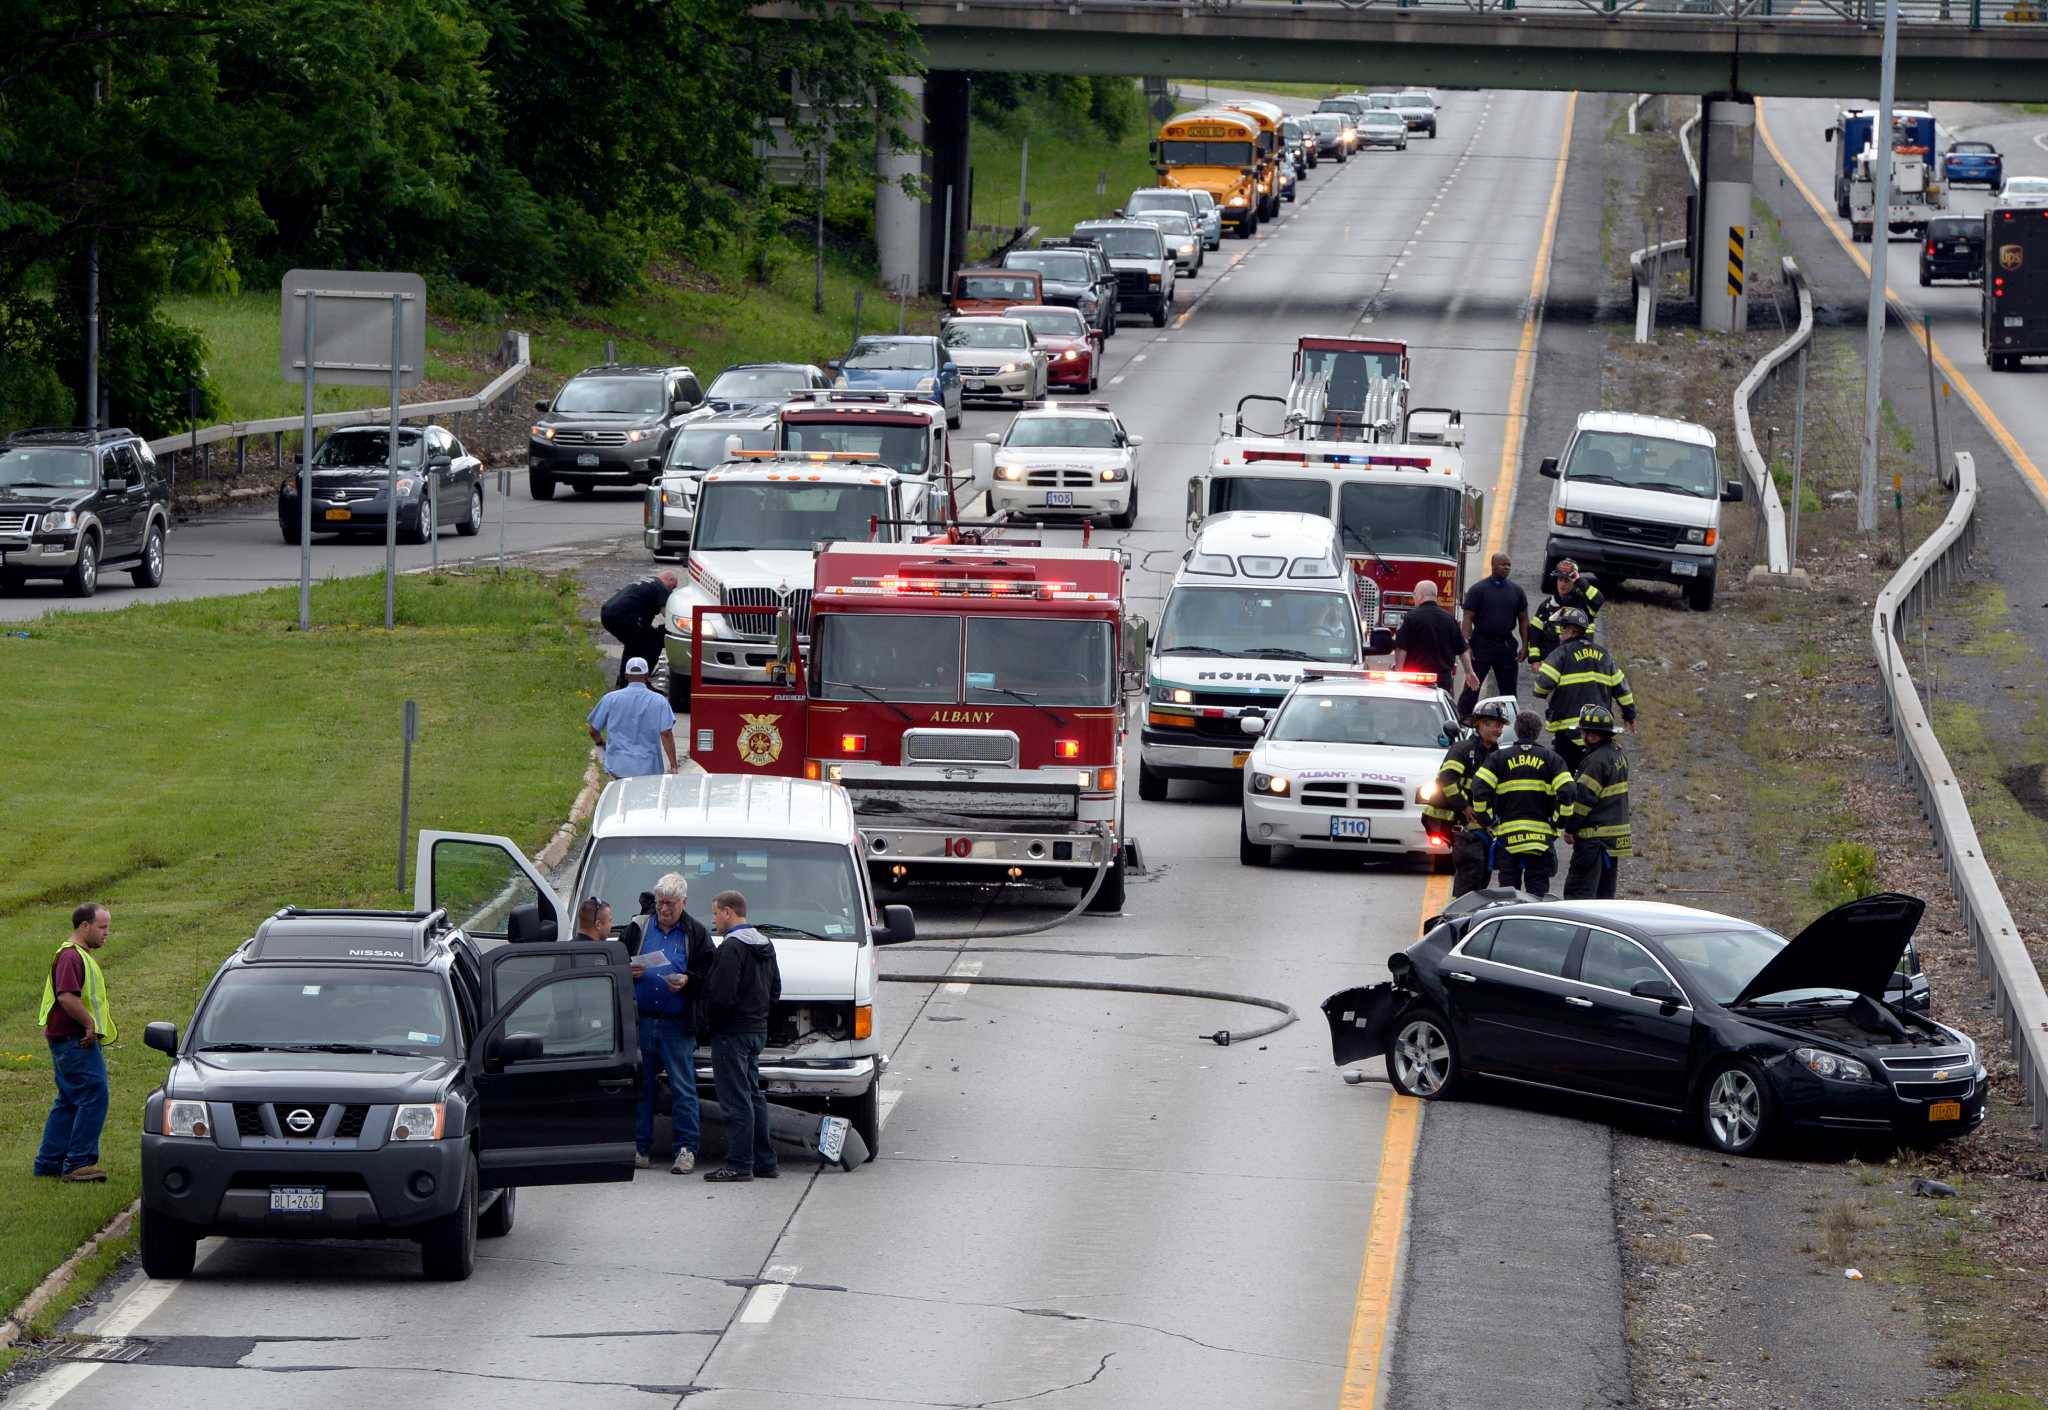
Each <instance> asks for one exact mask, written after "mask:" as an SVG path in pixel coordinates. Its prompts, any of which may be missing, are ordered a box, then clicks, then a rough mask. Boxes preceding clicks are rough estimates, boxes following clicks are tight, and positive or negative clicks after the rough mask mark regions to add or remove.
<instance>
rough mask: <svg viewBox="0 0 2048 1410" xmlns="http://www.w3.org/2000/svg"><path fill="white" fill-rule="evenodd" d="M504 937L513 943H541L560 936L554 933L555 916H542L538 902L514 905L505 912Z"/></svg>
mask: <svg viewBox="0 0 2048 1410" xmlns="http://www.w3.org/2000/svg"><path fill="white" fill-rule="evenodd" d="M505 938H506V940H508V941H510V942H511V943H512V944H514V945H527V944H541V943H544V942H546V941H550V940H559V939H561V938H562V937H561V936H559V935H557V934H556V933H555V918H554V917H553V916H545V917H544V916H542V915H541V913H540V902H538V901H529V902H527V904H525V905H523V906H514V907H513V908H512V909H511V910H510V911H508V912H506V914H505Z"/></svg>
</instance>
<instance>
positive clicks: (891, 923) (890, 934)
mask: <svg viewBox="0 0 2048 1410" xmlns="http://www.w3.org/2000/svg"><path fill="white" fill-rule="evenodd" d="M868 936H869V938H871V939H872V940H873V941H874V942H875V943H876V944H877V945H901V944H902V943H903V942H904V941H906V940H915V939H916V938H917V917H916V916H914V915H912V914H911V912H910V907H908V906H884V907H882V923H881V924H880V925H876V926H870V927H869V928H868Z"/></svg>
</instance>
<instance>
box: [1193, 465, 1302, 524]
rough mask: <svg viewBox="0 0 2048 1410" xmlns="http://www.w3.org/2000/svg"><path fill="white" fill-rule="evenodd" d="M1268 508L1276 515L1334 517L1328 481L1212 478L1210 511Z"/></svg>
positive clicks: (1245, 476)
mask: <svg viewBox="0 0 2048 1410" xmlns="http://www.w3.org/2000/svg"><path fill="white" fill-rule="evenodd" d="M1232 509H1264V510H1270V511H1272V512H1273V513H1276V514H1313V515H1316V516H1317V517H1318V518H1322V519H1327V518H1329V517H1330V482H1329V481H1328V480H1283V479H1279V478H1277V477H1273V476H1265V475H1243V476H1238V475H1218V476H1216V477H1215V478H1214V479H1212V480H1211V481H1209V512H1210V513H1211V514H1222V513H1224V512H1226V511H1228V510H1232Z"/></svg>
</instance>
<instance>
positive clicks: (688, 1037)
mask: <svg viewBox="0 0 2048 1410" xmlns="http://www.w3.org/2000/svg"><path fill="white" fill-rule="evenodd" d="M689 899H690V883H689V882H688V881H685V880H684V879H683V878H682V877H681V876H680V875H678V874H677V873H675V872H670V873H669V874H668V875H666V876H664V877H662V879H661V880H659V881H657V882H655V883H654V914H653V915H652V916H650V917H648V921H647V933H646V934H645V935H643V936H642V937H641V939H640V950H639V953H637V954H635V955H634V956H633V958H632V961H631V966H632V971H633V1005H634V1007H635V1008H637V1009H638V1010H639V1012H640V1109H639V1111H638V1113H637V1114H636V1119H635V1122H634V1126H633V1165H634V1167H635V1168H636V1169H640V1170H645V1169H646V1168H647V1166H648V1151H649V1150H650V1149H651V1148H652V1146H653V1145H654V1102H655V1098H656V1096H657V1094H658V1091H659V1086H660V1082H661V1075H662V1074H663V1073H664V1072H666V1073H667V1074H668V1089H669V1097H670V1104H669V1122H670V1124H671V1125H673V1126H674V1127H675V1135H676V1158H675V1164H673V1165H671V1166H669V1173H670V1174H673V1175H685V1174H688V1173H689V1172H690V1171H691V1170H693V1169H695V1168H696V1165H697V1144H698V1119H697V1032H696V1025H695V1022H694V1020H693V1015H692V1012H691V1010H692V1008H693V1004H692V1002H691V1001H692V999H693V998H695V997H696V996H695V995H694V994H689V992H688V991H689V989H690V981H691V979H692V978H693V977H696V976H700V975H702V974H703V973H704V972H705V971H706V970H707V969H708V968H709V967H710V962H711V932H710V931H708V930H706V929H705V928H704V923H703V922H702V921H700V920H698V919H696V918H695V917H694V916H692V915H690V914H689V913H688V912H687V911H685V910H684V909H683V903H684V902H686V901H688V900H689ZM686 995H687V997H686Z"/></svg>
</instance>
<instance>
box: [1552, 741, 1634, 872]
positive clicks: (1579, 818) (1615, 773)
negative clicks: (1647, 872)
mask: <svg viewBox="0 0 2048 1410" xmlns="http://www.w3.org/2000/svg"><path fill="white" fill-rule="evenodd" d="M1565 830H1566V831H1567V832H1574V833H1577V834H1578V837H1579V840H1580V841H1581V842H1598V843H1599V844H1600V845H1601V846H1603V847H1605V848H1606V849H1607V850H1608V851H1610V852H1612V853H1614V854H1615V855H1616V856H1617V857H1626V856H1629V855H1630V854H1631V853H1632V852H1633V851H1634V834H1633V833H1632V832H1631V830H1630V827H1629V820H1628V756H1627V755H1626V754H1624V753H1622V752H1621V746H1620V745H1618V744H1616V743H1615V742H1614V741H1613V740H1612V739H1609V740H1608V741H1607V742H1606V743H1605V744H1602V745H1601V746H1600V747H1599V748H1597V749H1594V750H1591V751H1590V752H1588V753H1587V755H1586V757H1585V758H1583V759H1581V760H1580V761H1579V776H1578V777H1577V778H1576V779H1574V780H1573V781H1572V806H1571V816H1570V818H1569V820H1568V821H1567V822H1566V823H1565Z"/></svg>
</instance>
